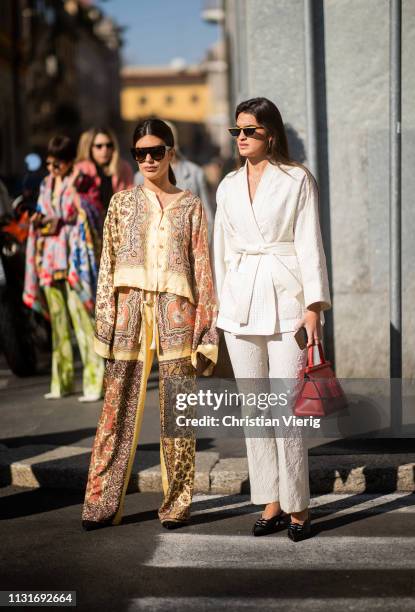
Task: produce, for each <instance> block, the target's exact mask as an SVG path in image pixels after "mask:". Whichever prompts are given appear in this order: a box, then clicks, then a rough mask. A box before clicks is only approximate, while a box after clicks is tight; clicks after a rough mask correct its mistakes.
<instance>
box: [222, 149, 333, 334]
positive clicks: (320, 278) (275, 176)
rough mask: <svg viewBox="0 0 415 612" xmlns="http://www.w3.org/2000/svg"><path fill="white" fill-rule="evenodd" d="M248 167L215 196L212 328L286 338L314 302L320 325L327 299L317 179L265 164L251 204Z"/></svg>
mask: <svg viewBox="0 0 415 612" xmlns="http://www.w3.org/2000/svg"><path fill="white" fill-rule="evenodd" d="M247 163H248V162H247V161H246V163H245V165H244V166H242V167H241V168H240V169H239V170H237V171H234V172H230V173H228V174H227V175H226V176H225V177H224V178H223V179H222V181H221V183H220V184H219V186H218V190H217V194H216V200H217V212H216V217H215V229H214V244H213V252H214V255H213V258H214V276H215V285H216V293H217V298H218V302H219V314H218V320H217V326H218V327H219V328H222V329H224V330H227V331H230V332H233V333H236V334H249V335H251V334H261V335H268V334H274V333H277V332H284V331H291V330H294V329H295V328H296V326H297V323H298V321H299V320H300V319H301V318H302V316H303V314H304V311H305V309H306V307H308V306H310V305H311V304H313V303H315V302H321V307H322V311H321V314H320V320H321V323H322V324H324V313H323V311H324V310H327V309H329V308H331V299H330V292H329V285H328V277H327V266H326V258H325V253H324V248H323V243H322V236H321V229H320V220H319V204H318V190H317V185H316V182H315V179H314V177H313V176H312V175H311V173H310V174H307V172H306V171H305V170H304V169H303V168H301V167H300V166H295V167H293V166H288V165H283V166H282V168H280V167H279V166H277V165H274V164H272V163H270V162H268V163H267V166H266V167H265V170H264V172H263V174H262V176H261V180H260V182H259V184H258V187H257V190H256V193H255V197H254V199H253V202H252V204H251V200H250V197H249V190H248V176H247Z"/></svg>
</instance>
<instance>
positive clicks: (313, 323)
mask: <svg viewBox="0 0 415 612" xmlns="http://www.w3.org/2000/svg"><path fill="white" fill-rule="evenodd" d="M320 310H321V307H320V302H316V303H315V304H311V305H310V306H308V308H306V310H305V313H304V317H303V319H302V320H301V322H300V324H299V326H298V328H300V327H302V326H304V327H305V328H306V330H307V338H308V341H307V348H308V347H309V346H312V345H313V344H318V343H319V342H321V339H322V333H321V321H320ZM298 328H297V329H298Z"/></svg>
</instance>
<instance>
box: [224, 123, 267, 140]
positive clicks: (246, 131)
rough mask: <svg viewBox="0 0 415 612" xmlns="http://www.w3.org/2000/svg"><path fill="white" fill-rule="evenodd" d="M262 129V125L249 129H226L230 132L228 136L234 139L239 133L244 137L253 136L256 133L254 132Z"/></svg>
mask: <svg viewBox="0 0 415 612" xmlns="http://www.w3.org/2000/svg"><path fill="white" fill-rule="evenodd" d="M262 127H264V126H263V125H255V126H250V127H244V128H240V127H231V128H228V132H230V134H231V135H232V136H234V137H235V138H238V136H239V134H240V133H241V132H243V133H244V136H253V135H254V134H255V132H256V130H257V129H258V128H262Z"/></svg>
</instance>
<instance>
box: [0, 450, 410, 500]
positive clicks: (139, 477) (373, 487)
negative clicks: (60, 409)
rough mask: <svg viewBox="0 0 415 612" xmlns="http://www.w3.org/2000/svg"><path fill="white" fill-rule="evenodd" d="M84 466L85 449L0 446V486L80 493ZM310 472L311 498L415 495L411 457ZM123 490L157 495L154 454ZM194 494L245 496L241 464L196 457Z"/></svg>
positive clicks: (331, 463) (351, 460)
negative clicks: (371, 494)
mask: <svg viewBox="0 0 415 612" xmlns="http://www.w3.org/2000/svg"><path fill="white" fill-rule="evenodd" d="M89 462H90V450H89V449H87V448H85V447H78V446H58V447H54V446H51V445H30V446H21V447H18V448H8V447H6V446H4V445H0V485H1V486H7V485H15V486H21V487H33V488H38V487H43V488H67V489H72V490H78V491H84V490H85V485H86V480H87V474H88V467H89ZM309 468H310V490H311V493H312V494H323V493H356V494H358V493H392V492H414V491H415V453H402V454H384V455H376V454H365V455H361V454H359V455H358V454H356V455H317V456H310V457H309ZM128 490H129V491H141V492H150V491H153V492H154V491H162V483H161V472H160V454H159V452H158V451H140V449H139V448H138V451H137V453H136V457H135V461H134V466H133V471H132V476H131V479H130V482H129V487H128ZM195 493H216V494H226V495H230V494H239V493H249V478H248V464H247V460H246V458H245V457H240V458H226V459H220V457H219V453H217V452H210V451H201V452H197V453H196V475H195Z"/></svg>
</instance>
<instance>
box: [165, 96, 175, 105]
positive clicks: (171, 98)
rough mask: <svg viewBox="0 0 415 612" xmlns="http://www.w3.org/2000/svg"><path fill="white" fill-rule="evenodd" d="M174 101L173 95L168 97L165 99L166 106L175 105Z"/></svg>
mask: <svg viewBox="0 0 415 612" xmlns="http://www.w3.org/2000/svg"><path fill="white" fill-rule="evenodd" d="M173 100H174V98H173V96H171V95H168V96H166V97H165V102H166V104H173Z"/></svg>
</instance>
